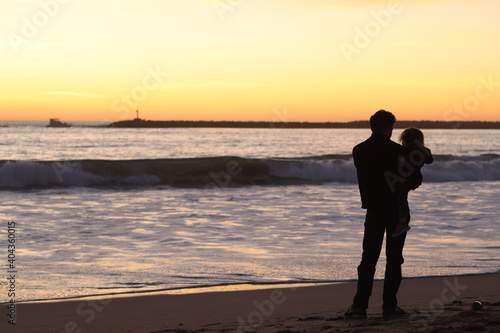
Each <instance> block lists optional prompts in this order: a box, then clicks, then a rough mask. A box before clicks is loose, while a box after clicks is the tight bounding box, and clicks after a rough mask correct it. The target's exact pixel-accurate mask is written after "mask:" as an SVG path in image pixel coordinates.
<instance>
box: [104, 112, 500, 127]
mask: <svg viewBox="0 0 500 333" xmlns="http://www.w3.org/2000/svg"><path fill="white" fill-rule="evenodd" d="M108 126H109V127H115V128H179V127H181V128H182V127H184V128H187V127H191V128H370V125H369V122H368V121H350V122H267V121H183V120H167V121H161V120H144V119H140V118H139V113H137V118H135V119H132V120H123V121H117V122H114V123H111V124H110V125H108ZM411 126H415V127H418V128H424V129H500V122H487V121H460V122H458V121H425V120H424V121H398V122H397V123H396V126H395V127H396V128H407V127H411Z"/></svg>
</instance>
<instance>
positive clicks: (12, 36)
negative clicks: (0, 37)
mask: <svg viewBox="0 0 500 333" xmlns="http://www.w3.org/2000/svg"><path fill="white" fill-rule="evenodd" d="M70 1H71V0H43V1H40V2H39V6H40V9H39V10H38V11H36V12H35V13H34V14H33V15H31V17H30V18H28V17H26V16H25V17H23V18H22V20H21V21H22V26H21V33H20V34H17V33H14V32H10V33H8V34H7V37H8V40H9V42H10V45H12V48H13V49H14V51H15V52H16V53H18V52H19V49H20V47H21V46H22V45H26V44H28V43H29V42H30V41H31V40H33V39H35V38H36V37H37V36H38V35H39V33H40V31H41V30H42V29H44V28H45V27H47V26H48V25H49V23H50V21H51V20H52V19H53V18H55V17H56V16H57V15H58V14H59V12H60V11H61V6H62V5H66V4H68V3H69V2H70Z"/></svg>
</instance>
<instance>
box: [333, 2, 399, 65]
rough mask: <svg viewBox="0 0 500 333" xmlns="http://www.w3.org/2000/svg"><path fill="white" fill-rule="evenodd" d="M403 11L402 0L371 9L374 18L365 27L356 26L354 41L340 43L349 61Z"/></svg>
mask: <svg viewBox="0 0 500 333" xmlns="http://www.w3.org/2000/svg"><path fill="white" fill-rule="evenodd" d="M401 12H403V6H402V4H401V1H395V0H392V1H390V2H389V3H388V5H387V9H382V10H379V11H371V12H370V16H371V17H372V20H370V21H368V22H367V23H366V24H365V26H364V27H363V28H360V27H356V28H354V33H355V34H354V39H353V41H352V43H346V42H342V43H340V50H341V51H342V53H343V54H344V57H345V59H346V60H347V62H348V63H351V62H352V57H353V56H354V55H355V54H360V53H361V51H362V50H364V49H366V48H367V47H368V46H369V45H370V44H371V42H372V41H373V39H374V38H376V37H378V36H379V35H380V34H381V33H382V31H383V29H384V28H387V27H388V26H389V25H390V24H391V22H392V18H393V16H395V15H399V14H401Z"/></svg>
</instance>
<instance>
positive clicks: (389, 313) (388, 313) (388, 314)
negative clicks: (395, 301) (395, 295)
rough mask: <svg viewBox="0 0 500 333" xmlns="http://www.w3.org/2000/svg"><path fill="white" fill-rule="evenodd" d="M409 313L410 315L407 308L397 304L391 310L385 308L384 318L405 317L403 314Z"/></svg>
mask: <svg viewBox="0 0 500 333" xmlns="http://www.w3.org/2000/svg"><path fill="white" fill-rule="evenodd" d="M407 315H408V313H406V311H405V310H403V309H401V308H400V307H398V306H396V307H394V308H393V309H390V310H385V309H384V318H394V317H403V316H407Z"/></svg>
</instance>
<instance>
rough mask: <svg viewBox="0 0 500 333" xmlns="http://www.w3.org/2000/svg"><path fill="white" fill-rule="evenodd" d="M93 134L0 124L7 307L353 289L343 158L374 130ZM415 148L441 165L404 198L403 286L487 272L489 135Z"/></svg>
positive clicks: (429, 134)
mask: <svg viewBox="0 0 500 333" xmlns="http://www.w3.org/2000/svg"><path fill="white" fill-rule="evenodd" d="M89 125H92V124H77V126H75V127H72V128H62V129H56V128H45V127H44V124H42V123H4V124H3V126H0V147H1V151H2V156H1V157H0V200H1V202H2V205H1V206H0V217H1V219H0V221H1V223H2V224H1V226H0V247H1V248H2V249H6V248H7V247H6V244H7V239H8V226H7V221H15V222H16V269H17V276H16V278H17V279H16V287H17V291H18V292H17V293H16V300H17V301H21V300H36V299H55V298H65V297H76V296H82V295H100V294H111V293H126V292H144V291H152V290H162V289H171V288H185V287H197V286H205V285H218V284H237V283H278V282H327V281H341V280H352V279H355V278H356V266H357V265H358V264H359V260H360V255H361V240H362V235H363V220H364V211H363V210H362V209H361V208H360V201H359V193H358V187H357V183H356V177H355V169H354V166H353V164H352V158H351V156H350V152H351V149H352V147H353V146H354V145H355V144H357V143H358V142H360V141H362V140H364V139H366V138H367V137H368V136H369V135H370V132H369V130H363V129H312V130H309V129H107V128H96V127H88V126H89ZM399 132H400V131H395V133H394V137H393V139H394V138H396V137H397V135H398V134H399ZM424 134H425V135H426V145H427V146H428V147H429V148H430V149H431V150H432V152H433V154H434V155H435V158H436V159H435V162H434V164H432V165H429V166H425V167H424V168H423V174H424V184H423V185H422V186H421V187H420V188H419V189H417V190H416V191H414V192H412V193H411V194H410V198H409V200H410V208H411V212H412V222H411V225H412V229H411V230H410V232H409V234H408V238H407V242H406V246H405V251H404V255H405V264H404V266H403V269H404V271H403V274H404V276H406V277H416V276H430V275H448V274H467V273H484V272H494V271H497V270H498V268H499V264H500V226H499V223H498V215H499V213H500V209H499V205H498V198H499V197H500V195H499V194H500V189H499V185H500V130H424ZM2 252H3V253H4V254H3V257H4V259H3V262H4V263H5V264H4V265H3V267H4V268H5V269H4V271H5V272H6V271H7V268H8V267H7V264H6V263H7V259H8V254H7V251H6V250H3V251H2ZM0 256H1V254H0ZM0 258H1V257H0ZM384 262H385V261H384V258H383V255H382V257H381V260H380V263H379V266H378V270H377V278H382V277H383V272H384V267H383V265H384ZM0 288H1V289H2V290H0V302H2V301H7V299H6V295H7V291H6V290H7V288H8V286H7V282H6V280H5V279H2V280H1V282H0Z"/></svg>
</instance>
